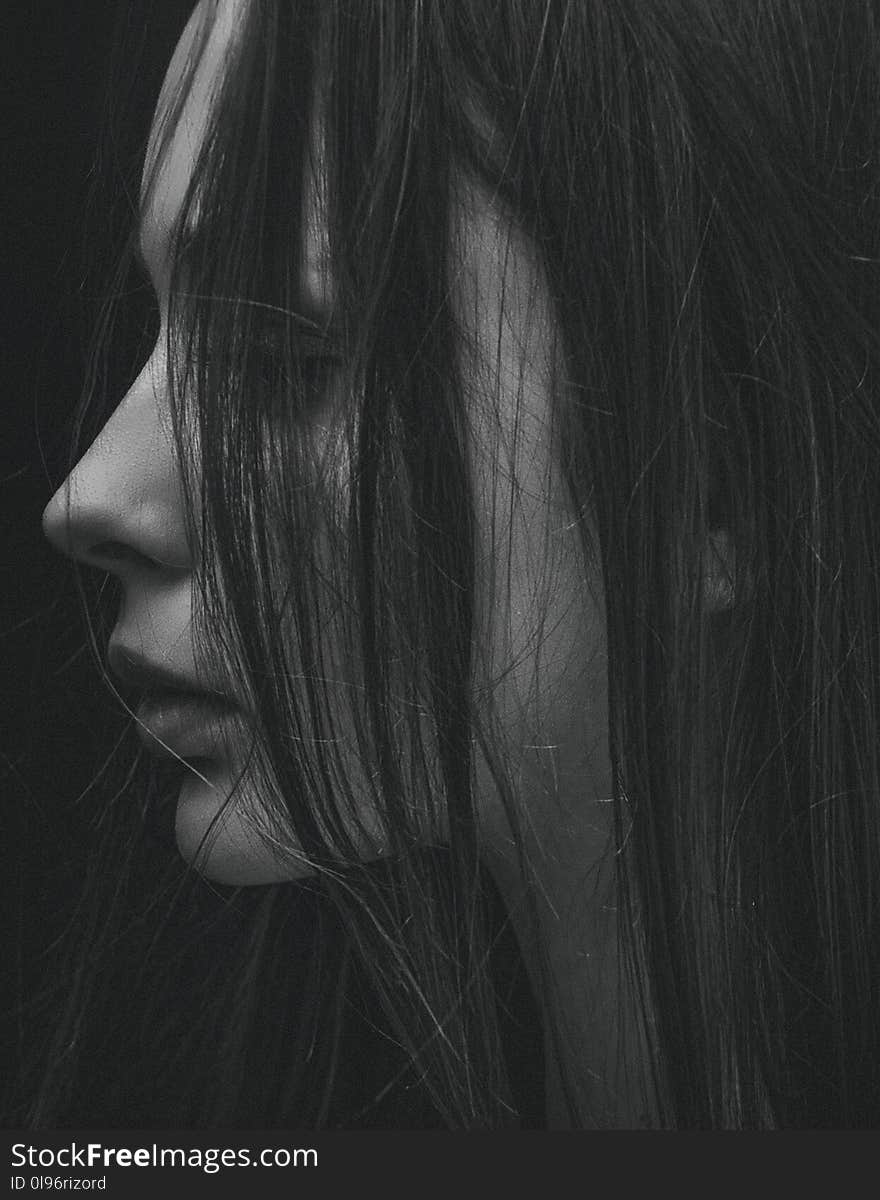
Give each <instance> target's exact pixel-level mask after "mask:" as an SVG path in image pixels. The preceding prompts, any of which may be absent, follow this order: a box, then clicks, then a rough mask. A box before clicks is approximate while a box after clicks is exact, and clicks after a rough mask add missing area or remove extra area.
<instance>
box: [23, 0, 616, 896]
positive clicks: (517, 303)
mask: <svg viewBox="0 0 880 1200" xmlns="http://www.w3.org/2000/svg"><path fill="white" fill-rule="evenodd" d="M246 3H247V0H220V3H219V5H217V6H216V15H215V16H214V17H213V18H212V20H213V24H212V28H211V33H210V37H209V40H208V42H207V45H206V48H205V51H204V54H203V56H202V57H201V59H200V62H199V67H198V70H197V73H196V75H195V77H194V79H193V80H192V83H191V87H190V89H189V92H188V95H187V99H186V102H185V105H184V108H183V111H182V114H181V116H180V119H179V122H178V123H177V125H176V127H175V130H174V133H173V136H172V137H171V138H170V140H167V141H164V142H162V143H161V144H162V152H161V153H162V157H161V160H160V161H158V162H153V159H154V158H155V156H156V154H157V152H158V151H157V147H158V146H159V145H160V141H161V139H160V138H159V137H158V131H159V128H160V124H161V120H162V116H163V113H165V112H166V111H167V107H168V105H169V104H170V103H171V99H172V97H173V96H174V93H175V88H176V87H177V85H178V83H179V81H180V79H181V77H182V74H183V72H184V69H185V65H186V61H187V54H188V51H189V49H190V48H191V46H192V44H193V40H194V38H195V36H196V30H197V28H198V25H197V21H198V19H199V18H200V17H201V15H202V13H201V8H202V5H200V6H199V9H197V10H196V13H194V16H193V20H191V21H190V24H189V25H188V27H187V29H186V31H185V32H184V34H183V37H182V38H181V41H180V44H179V45H178V48H177V51H176V52H175V55H174V58H173V60H172V63H171V66H170V68H169V72H168V75H167V78H166V83H165V87H164V88H163V93H162V97H161V98H160V101H159V106H158V109H157V116H156V120H155V122H154V129H153V136H152V138H151V146H150V150H149V152H148V172H151V171H152V183H151V186H150V189H149V192H148V194H147V197H146V204H145V211H144V217H143V222H142V228H141V230H140V244H141V250H142V254H143V258H144V260H145V262H146V265H147V268H148V270H149V273H150V277H151V280H152V285H153V287H154V289H155V292H156V295H157V297H158V303H159V308H160V312H161V314H162V329H161V330H160V333H159V337H158V339H157V342H156V345H155V347H154V349H153V351H152V354H151V356H150V358H149V359H148V361H147V362H146V364H145V365H144V367H143V370H142V371H141V373H140V375H139V376H138V378H137V379H136V380H135V382H134V383H133V384H132V386H131V388H130V389H129V391H128V393H127V394H126V395H125V396H124V397H123V399H122V401H121V402H120V404H119V406H118V408H117V409H116V411H115V412H114V414H113V416H112V417H111V418H110V420H109V421H108V422H107V424H106V425H105V427H104V429H103V430H102V431H101V433H100V434H99V436H98V438H97V439H96V441H95V442H94V444H93V445H92V446H91V448H90V449H89V450H88V451H87V453H86V454H85V455H84V457H83V458H82V459H81V460H80V462H79V463H78V465H77V466H76V468H75V469H74V470H73V471H72V473H71V474H70V476H69V477H68V478H67V480H66V481H65V482H64V484H63V485H62V487H61V488H60V489H59V491H58V492H57V494H56V495H55V496H54V497H53V499H52V501H51V502H50V504H49V505H48V507H47V509H46V513H45V517H44V525H45V529H46V532H47V534H48V536H49V537H50V538H51V539H52V540H53V541H54V542H56V543H57V544H58V545H59V546H61V547H62V548H63V549H65V550H66V551H67V552H68V553H70V554H72V555H74V556H75V557H77V558H78V559H80V560H81V561H82V562H84V563H87V564H90V565H93V566H95V567H98V568H99V569H102V570H105V571H109V572H111V573H112V574H113V575H115V576H116V577H117V578H118V580H119V581H120V583H121V585H122V595H123V600H122V605H121V609H120V613H119V616H118V619H117V622H116V626H115V628H114V630H113V634H112V637H111V641H110V648H109V664H110V668H111V671H114V672H115V673H116V674H117V675H118V676H119V677H120V679H121V680H122V682H123V683H130V684H133V685H137V686H139V687H140V688H141V689H142V691H143V699H142V702H141V704H140V707H139V708H138V710H137V720H138V725H139V730H140V733H141V736H142V739H143V741H144V744H145V746H146V748H147V749H148V750H149V751H151V752H153V753H156V754H161V755H164V756H165V757H168V758H171V759H173V760H178V761H179V763H180V766H181V783H180V793H179V798H178V803H177V816H176V833H177V840H178V845H179V847H180V850H181V852H182V854H183V855H184V857H185V858H187V859H188V860H190V861H193V862H195V864H196V865H197V866H198V868H199V869H200V870H201V871H203V872H204V873H205V874H207V875H209V876H210V877H212V878H215V879H217V880H219V881H221V882H227V883H259V882H269V881H272V880H280V879H291V878H296V877H297V876H300V875H302V874H305V873H308V871H309V867H308V864H307V863H306V862H304V861H303V859H302V857H301V856H297V854H296V853H295V852H292V853H288V854H285V855H282V856H281V857H279V855H278V853H277V851H276V850H275V849H273V848H272V846H271V844H270V842H269V841H267V839H266V837H265V836H264V833H265V830H261V825H262V822H261V819H260V803H259V798H258V796H257V795H255V784H254V780H253V777H252V774H251V771H250V768H249V766H248V759H249V755H248V751H249V747H250V744H251V741H252V735H251V732H250V730H249V728H248V721H247V718H246V717H245V716H244V715H243V709H244V708H245V707H246V706H245V696H244V693H243V687H242V685H241V684H240V682H239V681H237V680H235V679H228V678H213V677H211V678H209V677H206V675H205V672H204V668H202V667H201V666H200V665H199V661H200V660H199V656H198V654H197V646H198V639H199V635H200V633H201V634H202V635H204V634H205V633H207V635H208V636H209V637H210V630H208V631H205V630H200V629H199V625H198V621H199V618H198V615H197V603H196V598H197V596H198V587H197V582H198V581H197V576H196V572H197V564H196V554H195V552H194V548H193V547H192V546H191V544H190V538H189V535H188V529H189V528H190V525H191V523H190V522H188V520H187V516H186V511H185V507H184V492H183V487H182V479H181V471H180V465H179V463H178V461H177V456H176V451H175V441H174V436H173V432H172V424H171V415H170V408H169V403H168V396H167V391H166V369H167V363H166V337H165V333H166V325H167V314H168V308H169V294H168V289H169V278H170V274H171V271H170V266H171V264H170V261H169V239H170V231H171V229H172V227H173V224H174V219H175V214H176V213H177V212H178V211H179V210H180V209H181V207H182V205H183V203H184V197H185V195H186V191H187V185H188V182H189V180H190V178H191V176H192V172H193V169H194V162H195V157H196V154H197V151H198V148H199V146H200V144H201V141H202V139H203V137H204V136H205V130H206V120H207V117H208V115H209V113H210V111H211V105H212V103H213V94H214V92H215V89H216V87H217V84H218V82H219V81H220V79H221V78H222V73H223V70H224V66H225V64H226V63H227V61H228V57H229V47H230V42H231V39H233V38H234V37H235V36H236V27H237V22H238V20H239V18H240V16H241V14H242V12H243V10H244V6H245V4H246ZM153 168H155V170H153ZM303 186H304V187H305V188H306V189H307V192H308V193H309V195H310V197H311V200H312V203H311V204H310V206H309V207H310V209H311V211H312V213H313V220H312V221H311V223H310V224H309V226H308V228H307V231H306V233H305V235H304V236H305V239H306V245H305V247H304V250H305V254H304V262H305V264H306V265H305V279H304V281H303V282H304V289H305V291H306V293H307V294H310V296H309V298H310V300H311V301H312V302H313V303H312V307H313V308H315V309H316V310H320V309H321V308H322V306H326V304H327V301H328V297H329V296H331V295H332V288H333V280H332V277H330V276H328V273H327V270H326V267H324V266H322V256H321V254H320V249H321V245H322V229H321V214H320V204H319V203H318V202H317V193H316V191H315V184H314V181H313V180H309V179H306V180H304V181H303ZM461 195H462V199H461V206H460V210H459V213H458V217H457V221H456V226H457V228H456V230H455V237H456V242H457V261H459V262H460V271H459V274H458V276H457V295H456V296H455V298H454V299H455V304H456V307H457V309H458V313H457V315H458V318H459V321H460V323H461V324H462V326H463V328H464V330H465V331H466V333H467V334H469V335H470V337H469V344H471V345H472V346H475V347H476V356H475V357H474V356H472V357H471V358H469V360H468V363H469V366H468V368H467V369H468V371H469V372H470V377H469V379H468V392H469V402H470V403H471V405H472V411H471V428H472V430H473V442H472V447H471V466H472V470H473V480H474V486H475V489H476V500H477V513H478V534H477V536H478V547H477V550H478V558H477V561H478V565H479V570H478V589H479V591H478V595H477V607H478V613H479V626H478V628H479V632H478V637H477V659H476V671H477V678H476V680H475V684H476V692H477V695H478V696H479V697H480V698H481V704H484V705H485V706H486V709H487V713H486V716H487V717H488V716H489V713H488V709H489V708H491V716H492V718H493V724H494V727H495V728H500V730H501V733H502V736H503V738H504V744H505V753H506V758H507V767H508V769H509V771H510V775H511V778H512V779H513V780H514V782H515V783H516V784H518V785H519V788H520V791H521V794H522V795H523V796H524V797H525V799H526V802H527V806H528V816H529V821H528V824H529V829H530V831H531V832H532V833H534V835H535V837H536V839H537V842H538V844H539V845H541V846H543V845H545V843H546V841H547V837H546V836H545V835H547V831H549V830H555V831H557V832H558V831H560V830H562V831H564V830H565V828H566V826H567V825H568V824H569V823H575V824H579V823H580V821H579V817H578V814H579V812H580V811H581V810H582V809H584V808H586V807H588V806H590V804H591V802H592V801H594V800H596V799H597V798H601V797H604V796H607V795H608V794H609V790H610V788H609V779H608V775H609V771H608V756H607V734H606V726H607V705H606V691H605V687H606V684H605V657H604V636H603V625H604V622H603V616H602V609H601V599H600V597H599V589H598V587H597V585H596V580H595V579H594V578H593V577H591V576H590V575H589V574H588V572H587V570H586V569H585V567H584V565H583V556H582V553H581V549H580V545H581V543H580V538H579V533H578V529H577V526H576V522H575V520H574V518H573V516H572V515H571V514H570V513H569V511H568V509H567V506H566V504H565V502H564V499H563V495H562V488H561V486H560V483H559V480H558V477H557V474H556V472H555V470H554V463H553V459H554V452H553V447H552V445H551V441H552V439H551V434H550V431H549V424H550V422H549V415H550V411H551V403H552V396H551V392H552V389H553V387H554V386H556V384H554V382H553V381H554V378H555V377H556V376H557V375H558V371H559V366H560V363H559V362H558V361H557V356H556V352H555V350H554V344H555V339H554V325H553V317H552V314H551V311H550V303H549V297H548V295H547V290H546V287H545V284H544V282H543V280H542V275H541V269H540V265H539V263H538V262H537V259H536V255H535V254H534V252H533V249H532V247H531V245H530V244H529V243H528V242H527V240H526V239H525V238H524V237H523V236H521V235H520V234H519V232H518V231H517V230H516V229H515V228H513V227H512V226H511V224H510V222H509V221H507V220H506V219H505V217H504V215H503V214H502V213H501V212H500V211H499V209H498V208H497V206H496V205H495V204H494V203H493V201H492V200H491V199H490V198H489V197H488V196H487V195H486V194H485V193H484V192H483V191H482V190H481V189H480V188H479V187H477V186H467V185H465V184H464V183H463V185H462V188H461ZM489 396H491V403H490V402H489V401H488V397H489ZM189 466H190V467H191V468H192V469H193V471H194V473H195V474H196V476H197V474H198V462H197V461H196V462H194V463H192V464H189ZM512 498H513V499H512ZM294 583H295V580H294ZM478 785H479V794H480V795H481V796H482V797H483V798H484V799H483V800H482V801H481V807H480V820H481V825H482V832H483V837H484V839H485V843H486V845H487V848H488V849H489V851H490V852H494V853H496V854H499V855H501V856H502V857H503V856H504V854H505V851H506V847H507V844H508V842H509V831H508V829H507V825H506V819H505V818H504V817H503V815H502V812H501V809H500V805H498V804H496V803H493V802H492V801H490V800H489V799H488V797H489V796H491V795H492V794H493V789H492V788H491V787H490V784H489V772H488V768H487V767H485V764H482V763H478ZM227 802H228V803H227ZM218 814H219V818H218ZM366 824H367V825H368V824H369V819H368V815H367V818H366ZM206 835H208V836H206ZM550 840H555V839H553V838H551V839H550ZM377 852H379V851H378V850H377Z"/></svg>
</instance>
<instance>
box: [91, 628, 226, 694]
mask: <svg viewBox="0 0 880 1200" xmlns="http://www.w3.org/2000/svg"><path fill="white" fill-rule="evenodd" d="M107 667H108V669H109V671H110V674H111V675H112V676H113V678H114V679H115V680H116V681H117V682H118V683H120V684H121V685H122V686H123V687H130V688H134V689H136V690H137V691H139V692H143V693H145V694H147V695H155V694H163V695H168V694H169V693H171V694H173V695H178V696H180V697H198V698H200V699H203V700H212V701H214V702H215V703H216V702H221V703H226V704H232V700H231V699H230V697H229V696H227V695H226V694H225V693H223V692H221V691H220V690H219V688H211V687H205V686H203V685H201V684H199V682H198V681H196V680H193V679H191V678H190V677H189V676H187V675H184V674H182V673H179V672H177V671H175V670H174V669H173V668H172V667H169V666H167V665H165V664H164V663H155V662H151V661H150V660H149V659H148V658H146V657H145V656H144V655H143V654H141V653H140V652H139V651H136V650H129V649H126V647H125V646H122V645H119V644H116V645H114V644H112V643H111V645H110V647H109V649H108V651H107Z"/></svg>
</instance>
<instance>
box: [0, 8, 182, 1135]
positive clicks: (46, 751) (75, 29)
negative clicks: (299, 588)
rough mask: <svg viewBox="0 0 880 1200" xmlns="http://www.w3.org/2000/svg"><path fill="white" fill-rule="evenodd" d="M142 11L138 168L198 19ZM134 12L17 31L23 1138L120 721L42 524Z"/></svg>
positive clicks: (12, 206)
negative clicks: (165, 86)
mask: <svg viewBox="0 0 880 1200" xmlns="http://www.w3.org/2000/svg"><path fill="white" fill-rule="evenodd" d="M130 8H131V11H132V15H133V17H134V19H135V20H136V21H137V22H138V24H139V25H140V24H141V23H143V25H144V27H145V29H146V40H145V42H144V44H143V53H142V54H141V55H140V56H139V60H138V68H137V71H135V72H132V74H131V76H130V77H129V78H128V79H127V81H126V82H127V85H128V87H129V88H130V89H131V95H130V96H129V97H128V104H127V108H126V119H127V121H128V133H129V144H128V146H127V153H128V154H129V157H130V158H131V161H132V162H133V161H134V160H135V158H136V156H137V153H138V147H139V146H142V145H143V138H144V136H145V132H146V129H147V127H148V122H149V114H150V110H151V107H152V103H153V101H154V99H155V95H156V91H157V89H158V86H159V83H160V81H161V77H162V73H163V71H164V65H165V63H166V62H167V59H168V57H169V55H170V52H171V49H172V48H173V45H174V42H175V40H176V38H177V36H178V34H179V32H180V30H181V29H182V27H183V24H184V23H185V21H186V18H187V16H188V14H189V11H190V8H191V3H190V0H136V2H135V3H133V4H131V5H130ZM124 9H125V5H124V3H122V0H27V2H26V3H15V2H10V3H7V4H5V5H3V6H2V15H0V46H2V49H0V55H2V59H3V61H2V88H3V92H4V102H3V106H2V115H0V121H2V125H0V131H2V132H0V154H2V162H0V180H2V186H3V209H4V212H3V215H2V220H0V239H2V246H3V249H2V256H0V262H2V268H3V282H2V287H0V296H2V303H3V311H2V331H3V332H2V337H0V344H2V346H3V351H2V359H0V362H2V375H0V386H2V402H0V671H2V687H0V820H2V825H0V899H2V910H0V911H2V914H3V917H2V923H0V927H2V935H0V980H2V991H0V1107H2V1106H3V1105H4V1104H5V1103H8V1102H12V1103H13V1108H12V1109H11V1110H8V1111H11V1113H12V1114H13V1116H12V1118H11V1119H13V1120H14V1114H15V1113H16V1109H15V1107H14V1102H15V1100H16V1099H17V1095H16V1089H15V1084H14V1079H15V1074H16V1071H15V1067H16V1050H15V1047H16V1044H17V1041H18V1029H19V1025H20V1023H22V1022H23V1023H25V1024H26V1023H27V1021H28V1014H27V1009H26V1008H24V1009H23V1008H22V1007H21V1006H22V1003H25V1004H26V1003H27V1000H28V997H29V996H30V995H31V994H32V991H33V988H34V985H35V984H36V983H38V982H39V980H40V975H41V970H42V963H41V958H40V954H41V950H42V949H43V947H45V946H46V945H47V944H48V942H49V940H50V939H51V938H52V936H53V935H54V934H56V933H57V932H58V930H59V929H60V928H61V927H62V922H63V919H64V914H65V911H66V909H67V906H68V904H69V902H70V899H71V897H72V895H73V894H74V889H75V886H76V881H77V878H78V876H79V875H80V873H81V870H82V864H83V862H84V856H85V855H87V854H88V838H89V835H88V829H87V828H86V827H85V826H84V822H83V820H82V813H81V810H80V809H79V808H78V807H77V805H76V803H75V802H76V797H77V796H78V795H79V794H80V792H81V791H82V789H83V787H84V786H85V785H86V783H87V781H88V780H89V778H90V776H91V775H92V774H93V773H94V771H95V767H96V763H97V762H99V761H100V756H101V753H102V750H103V749H104V747H105V746H106V745H107V744H108V743H109V741H110V739H111V738H112V737H113V734H114V732H115V730H116V729H117V728H118V726H119V720H120V718H119V715H118V714H117V713H116V711H115V710H114V708H113V706H112V704H111V703H110V702H109V701H108V698H107V696H106V695H105V693H104V691H103V689H102V688H101V686H100V683H99V681H98V678H97V675H96V672H95V670H94V667H93V665H92V663H91V661H90V656H89V654H88V652H87V651H86V650H85V637H84V632H83V623H82V620H81V617H80V614H79V611H78V602H77V598H76V593H75V589H74V586H73V583H72V580H71V575H70V572H69V569H68V568H67V566H66V565H65V563H64V562H63V561H62V560H60V559H59V558H58V557H57V556H56V555H55V554H54V553H53V551H52V550H51V549H50V548H49V547H48V546H47V545H46V544H45V543H44V541H43V539H42V534H41V529H40V514H41V511H42V508H43V506H44V505H45V503H46V501H47V500H48V498H49V496H50V495H51V492H52V490H53V488H54V487H55V486H56V485H57V483H58V482H59V480H60V479H61V478H62V477H63V474H64V464H65V461H66V456H67V447H68V444H69V434H70V421H71V414H72V412H73V409H74V407H75V405H76V402H77V399H78V397H79V394H80V390H81V387H82V383H83V378H84V355H85V346H86V342H87V325H88V312H89V311H90V304H89V300H90V295H91V292H90V288H92V289H93V284H91V283H90V282H89V278H90V277H89V276H88V275H87V273H86V264H87V262H88V257H89V246H88V244H87V243H88V241H89V240H90V238H93V237H94V231H95V230H96V229H100V221H99V220H98V219H92V217H94V215H95V214H94V211H93V210H91V209H90V200H89V198H90V194H91V192H92V190H93V183H94V179H95V169H94V168H95V162H96V156H97V152H98V146H99V141H100V137H99V133H100V130H101V129H102V128H103V127H104V126H105V125H106V122H107V120H108V116H109V108H110V105H111V100H110V92H109V91H108V87H109V78H108V75H109V63H110V61H111V48H112V47H113V46H114V45H115V44H117V42H118V39H119V36H120V29H119V22H120V17H121V15H122V13H123V10H124ZM90 212H91V213H92V216H90ZM4 1093H5V1094H4Z"/></svg>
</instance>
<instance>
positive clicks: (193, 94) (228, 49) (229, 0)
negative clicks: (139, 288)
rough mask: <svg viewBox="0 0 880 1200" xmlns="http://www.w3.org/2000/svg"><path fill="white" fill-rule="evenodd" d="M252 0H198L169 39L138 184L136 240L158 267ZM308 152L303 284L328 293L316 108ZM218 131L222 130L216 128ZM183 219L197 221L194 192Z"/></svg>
mask: <svg viewBox="0 0 880 1200" xmlns="http://www.w3.org/2000/svg"><path fill="white" fill-rule="evenodd" d="M251 2H252V0H201V2H200V3H199V4H198V5H197V6H196V8H195V10H194V11H193V13H192V15H191V17H190V19H189V22H188V23H187V26H186V28H185V30H184V32H183V34H182V35H181V38H180V40H179V42H178V44H177V47H176V49H175V51H174V54H173V56H172V59H171V63H170V65H169V67H168V70H167V72H166V75H165V81H164V83H163V85H162V90H161V93H160V96H159V100H158V103H157V106H156V112H155V116H154V119H153V125H152V128H151V131H150V138H149V142H148V147H147V154H146V159H145V164H144V173H143V180H142V184H141V229H140V242H141V250H142V254H143V258H144V259H145V261H146V262H147V264H148V265H149V266H151V267H155V269H156V273H157V274H158V275H160V276H162V275H164V274H165V273H166V268H167V264H168V246H169V241H170V237H171V233H172V230H173V229H174V228H175V225H176V223H177V220H178V218H179V216H180V214H181V212H182V210H183V208H184V205H185V204H186V202H187V197H188V195H189V191H190V187H191V184H192V179H193V174H194V170H195V166H196V162H197V160H198V156H199V153H200V151H201V148H202V146H203V144H204V142H205V138H206V136H207V134H208V131H209V127H210V124H211V120H212V116H213V113H214V109H215V106H216V104H217V102H218V96H219V92H220V88H221V86H222V84H223V82H224V80H225V79H226V76H227V72H228V70H229V68H230V66H231V64H232V63H233V60H234V56H235V50H236V45H237V41H238V39H239V37H240V36H241V35H242V33H243V30H244V28H245V21H246V17H247V13H248V9H249V7H250V4H251ZM311 125H312V135H311V139H310V140H311V145H310V152H309V154H308V156H307V160H306V162H305V163H304V166H303V176H302V186H303V199H304V202H305V217H306V225H305V229H304V232H303V238H304V247H303V249H304V267H305V275H306V278H305V280H304V284H305V288H306V290H307V291H308V292H310V293H312V294H313V298H314V299H316V300H318V301H321V300H326V299H327V298H328V291H329V286H330V285H329V276H328V270H327V252H326V245H327V235H326V228H325V222H324V220H323V218H322V210H323V203H322V195H323V169H322V157H323V156H322V151H321V138H320V125H321V121H320V114H319V113H318V111H317V106H316V108H315V111H314V112H313V114H312V120H311ZM221 134H222V130H221ZM188 216H189V219H190V220H191V221H192V222H193V223H198V220H199V218H200V209H199V202H198V194H196V195H195V196H194V197H192V198H191V200H190V213H189V214H188Z"/></svg>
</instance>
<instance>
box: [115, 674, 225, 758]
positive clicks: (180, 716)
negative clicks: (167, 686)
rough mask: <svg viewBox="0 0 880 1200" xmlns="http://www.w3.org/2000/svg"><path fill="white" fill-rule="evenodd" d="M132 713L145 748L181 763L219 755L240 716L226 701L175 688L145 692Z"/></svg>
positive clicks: (221, 754) (159, 755)
mask: <svg viewBox="0 0 880 1200" xmlns="http://www.w3.org/2000/svg"><path fill="white" fill-rule="evenodd" d="M136 715H137V733H138V737H139V738H140V740H141V742H142V743H143V745H144V747H145V749H147V750H148V751H149V752H150V753H152V754H155V755H157V756H158V757H160V758H168V759H174V760H177V761H181V760H183V761H184V762H187V761H192V760H193V759H203V760H209V759H218V758H221V757H223V756H224V755H225V754H226V753H227V748H228V746H229V743H230V738H231V736H232V735H233V732H234V728H235V727H237V726H238V725H239V724H240V719H241V717H240V713H239V712H238V711H237V709H236V708H235V707H234V706H233V705H232V704H231V703H230V702H229V701H227V700H224V699H222V698H220V697H215V696H206V695H203V694H202V695H200V694H198V693H192V692H189V693H187V692H179V691H165V692H161V691H159V692H151V693H148V694H147V695H146V696H144V697H143V699H142V700H141V702H140V704H139V706H138V708H137V714H136Z"/></svg>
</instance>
